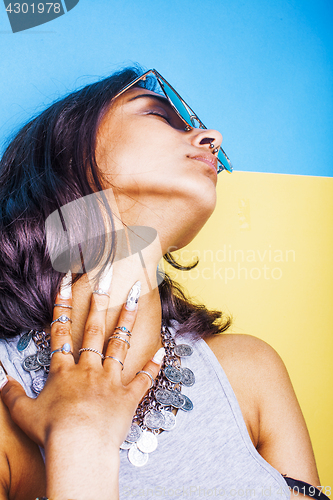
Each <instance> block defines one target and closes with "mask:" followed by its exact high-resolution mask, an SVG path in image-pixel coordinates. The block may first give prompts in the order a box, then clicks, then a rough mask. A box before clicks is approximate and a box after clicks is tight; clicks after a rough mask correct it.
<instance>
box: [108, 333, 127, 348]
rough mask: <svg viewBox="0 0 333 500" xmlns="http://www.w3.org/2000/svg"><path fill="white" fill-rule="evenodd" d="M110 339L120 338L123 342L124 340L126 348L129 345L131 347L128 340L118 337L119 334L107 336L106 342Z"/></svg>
mask: <svg viewBox="0 0 333 500" xmlns="http://www.w3.org/2000/svg"><path fill="white" fill-rule="evenodd" d="M112 339H119V340H122V341H123V342H126V344H127V346H128V348H130V347H131V344H130V343H129V342H128V340H126V339H123V338H122V337H119V335H111V337H109V340H108V342H110V340H112Z"/></svg>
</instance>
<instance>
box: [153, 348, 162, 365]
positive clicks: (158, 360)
mask: <svg viewBox="0 0 333 500" xmlns="http://www.w3.org/2000/svg"><path fill="white" fill-rule="evenodd" d="M164 356H165V349H164V347H161V348H160V349H159V350H158V351H157V352H156V353H155V355H154V357H153V359H152V361H153V362H154V363H156V364H157V365H160V364H162V361H163V358H164Z"/></svg>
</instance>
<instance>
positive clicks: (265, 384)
mask: <svg viewBox="0 0 333 500" xmlns="http://www.w3.org/2000/svg"><path fill="white" fill-rule="evenodd" d="M207 344H208V345H209V347H210V348H211V349H212V351H213V352H214V354H215V356H216V357H217V359H218V361H219V362H220V363H221V366H222V368H223V369H224V371H225V372H226V375H227V377H228V379H229V382H230V384H231V386H232V388H233V390H234V392H235V395H236V398H237V400H238V402H239V404H240V407H241V410H242V413H243V416H244V420H245V422H247V419H249V420H248V422H249V424H250V425H247V426H248V429H249V427H250V428H252V431H254V432H255V436H256V442H255V443H254V444H255V447H256V448H257V450H258V452H259V453H260V454H261V455H262V456H263V458H264V459H265V460H266V461H267V462H269V463H270V464H271V465H272V466H273V467H275V468H276V469H277V470H278V471H279V472H280V473H281V474H286V475H287V476H290V477H294V478H296V479H300V480H303V481H307V482H309V483H312V484H319V483H317V481H319V478H318V474H317V469H316V465H315V459H314V455H313V451H312V446H311V441H310V437H309V433H308V430H307V427H306V424H305V420H304V417H303V414H302V411H301V408H300V406H299V403H298V401H297V397H296V394H295V392H294V389H293V386H292V383H291V381H290V378H289V375H288V371H287V369H286V367H285V365H284V363H283V361H282V359H281V357H280V356H279V354H278V353H277V352H276V351H275V350H274V349H273V347H271V346H270V345H269V344H267V343H266V342H264V341H263V340H261V339H258V338H256V337H253V336H251V335H238V334H222V335H219V336H215V337H214V338H212V337H210V338H209V339H208V340H207ZM251 426H252V427H251Z"/></svg>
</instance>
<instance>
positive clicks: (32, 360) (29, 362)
mask: <svg viewBox="0 0 333 500" xmlns="http://www.w3.org/2000/svg"><path fill="white" fill-rule="evenodd" d="M22 366H23V368H24V369H25V370H26V371H27V372H36V371H37V370H40V369H41V368H42V367H41V365H40V364H39V363H38V360H37V355H36V354H33V355H32V356H27V357H26V358H25V359H24V361H23V363H22Z"/></svg>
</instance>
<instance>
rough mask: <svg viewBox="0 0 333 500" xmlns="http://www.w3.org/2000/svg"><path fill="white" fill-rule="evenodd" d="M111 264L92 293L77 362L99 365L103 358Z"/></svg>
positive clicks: (111, 272)
mask: <svg viewBox="0 0 333 500" xmlns="http://www.w3.org/2000/svg"><path fill="white" fill-rule="evenodd" d="M112 274H113V269H112V264H111V263H109V264H107V266H106V268H105V271H104V273H103V275H102V277H101V278H100V280H99V284H98V288H97V290H95V291H94V292H93V293H92V296H91V302H90V310H89V314H88V318H87V321H86V325H85V328H84V334H83V339H82V347H81V349H80V350H79V353H80V360H79V363H80V362H81V363H87V364H88V365H90V366H95V367H97V366H99V367H100V366H101V364H102V363H101V362H102V359H103V354H102V351H103V345H104V339H105V322H106V314H107V309H108V306H109V301H110V295H109V291H110V286H111V281H112Z"/></svg>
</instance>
